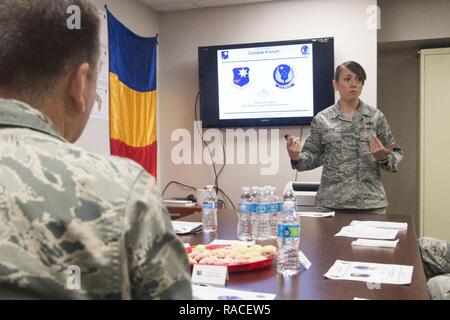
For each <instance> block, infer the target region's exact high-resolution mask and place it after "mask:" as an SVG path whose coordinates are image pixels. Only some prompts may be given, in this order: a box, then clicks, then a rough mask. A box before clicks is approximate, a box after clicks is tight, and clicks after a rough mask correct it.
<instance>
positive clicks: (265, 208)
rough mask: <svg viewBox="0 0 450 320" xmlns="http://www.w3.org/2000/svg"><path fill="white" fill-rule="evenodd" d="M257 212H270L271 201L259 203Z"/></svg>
mask: <svg viewBox="0 0 450 320" xmlns="http://www.w3.org/2000/svg"><path fill="white" fill-rule="evenodd" d="M256 212H258V213H270V203H258V204H257V205H256Z"/></svg>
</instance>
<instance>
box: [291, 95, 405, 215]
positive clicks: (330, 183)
mask: <svg viewBox="0 0 450 320" xmlns="http://www.w3.org/2000/svg"><path fill="white" fill-rule="evenodd" d="M374 135H376V136H377V137H378V139H379V140H380V141H381V143H382V144H383V145H384V146H385V147H388V146H389V145H391V144H394V145H395V147H396V148H395V150H394V152H392V153H391V154H390V155H389V156H388V159H387V161H386V162H385V163H380V162H379V161H377V160H376V159H375V158H374V157H373V155H372V154H371V152H370V140H371V139H372V137H373V136H374ZM402 157H403V151H402V150H401V149H400V147H398V145H397V144H396V142H395V139H394V136H393V135H392V133H391V130H390V129H389V125H388V123H387V121H386V118H385V116H384V115H383V113H382V112H381V111H380V110H378V109H377V108H374V107H371V106H369V105H367V104H365V103H364V102H362V101H360V104H359V108H358V109H357V111H356V112H355V115H354V117H353V120H348V119H346V118H345V117H344V116H343V114H342V112H341V111H340V109H339V105H338V104H337V103H336V104H335V105H333V106H331V107H328V108H327V109H325V110H323V111H321V112H320V113H318V114H317V115H316V116H315V117H314V119H313V121H312V123H311V131H310V135H309V136H308V138H307V139H306V141H305V144H304V146H303V148H302V150H301V153H300V159H299V160H298V161H292V167H293V168H295V169H297V170H299V171H305V170H312V169H314V168H317V167H320V166H322V165H323V171H322V178H321V181H320V187H319V191H318V192H317V197H316V205H318V206H322V207H327V208H334V209H373V208H384V207H387V205H388V202H387V200H386V194H385V191H384V188H383V184H382V183H381V170H380V168H382V169H384V170H387V171H391V172H396V171H397V166H398V163H399V162H400V160H401V159H402Z"/></svg>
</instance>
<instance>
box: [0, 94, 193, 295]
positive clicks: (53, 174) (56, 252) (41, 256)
mask: <svg viewBox="0 0 450 320" xmlns="http://www.w3.org/2000/svg"><path fill="white" fill-rule="evenodd" d="M73 266H75V267H73ZM78 268H79V269H78ZM77 269H78V270H77ZM77 271H78V272H79V273H80V277H79V278H78V277H77V276H78V273H77ZM73 272H74V273H73ZM77 279H79V280H77ZM189 279H190V276H189V272H188V260H187V256H186V253H185V250H184V248H183V245H182V243H181V242H180V241H179V239H178V238H177V237H176V235H175V234H174V232H173V230H172V226H171V223H170V219H169V217H168V215H167V214H166V211H165V209H164V207H163V205H162V203H161V200H160V194H159V191H158V189H157V186H156V185H155V184H154V180H153V178H152V177H151V176H150V175H148V174H147V173H146V172H145V171H144V170H143V169H142V167H140V166H138V165H137V164H135V163H133V162H132V161H130V160H127V159H122V158H118V157H104V156H100V155H96V154H92V153H89V152H87V151H85V150H83V149H81V148H79V147H77V146H75V145H73V144H71V143H69V142H68V141H66V140H65V139H64V138H63V137H62V136H61V135H60V134H59V133H58V132H57V130H56V128H55V127H54V125H53V124H52V123H51V121H50V120H49V119H48V118H47V117H45V116H44V115H43V114H42V113H40V112H39V111H37V110H36V109H33V108H31V107H30V106H28V105H26V104H24V103H22V102H18V101H14V100H3V99H0V298H1V299H5V298H23V299H28V298H31V299H34V298H38V299H40V298H51V299H121V298H123V299H129V298H131V299H190V298H192V291H191V285H190V280H189ZM77 283H79V284H80V285H78V284H77ZM78 288H79V289H78Z"/></svg>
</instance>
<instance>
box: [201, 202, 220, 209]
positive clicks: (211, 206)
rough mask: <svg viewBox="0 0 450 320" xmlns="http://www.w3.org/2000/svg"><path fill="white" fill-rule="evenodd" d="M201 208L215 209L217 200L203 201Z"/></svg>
mask: <svg viewBox="0 0 450 320" xmlns="http://www.w3.org/2000/svg"><path fill="white" fill-rule="evenodd" d="M202 208H205V209H217V202H203V204H202Z"/></svg>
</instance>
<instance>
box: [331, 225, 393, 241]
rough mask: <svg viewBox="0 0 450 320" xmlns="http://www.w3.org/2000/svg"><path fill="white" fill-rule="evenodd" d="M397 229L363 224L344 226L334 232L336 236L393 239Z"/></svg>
mask: <svg viewBox="0 0 450 320" xmlns="http://www.w3.org/2000/svg"><path fill="white" fill-rule="evenodd" d="M397 233H398V230H393V229H381V228H374V227H366V226H363V225H357V226H345V227H342V229H341V231H339V232H338V233H336V234H335V236H336V237H350V238H368V239H386V240H393V239H395V237H396V236H397Z"/></svg>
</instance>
